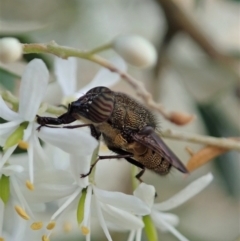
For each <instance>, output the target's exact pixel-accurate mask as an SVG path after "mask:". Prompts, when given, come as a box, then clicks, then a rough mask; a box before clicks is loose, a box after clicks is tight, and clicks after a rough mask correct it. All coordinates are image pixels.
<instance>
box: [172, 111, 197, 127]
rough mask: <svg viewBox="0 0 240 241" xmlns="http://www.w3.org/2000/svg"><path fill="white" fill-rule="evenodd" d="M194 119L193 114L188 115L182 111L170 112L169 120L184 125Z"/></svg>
mask: <svg viewBox="0 0 240 241" xmlns="http://www.w3.org/2000/svg"><path fill="white" fill-rule="evenodd" d="M194 119H195V116H194V115H189V114H187V113H183V112H176V111H173V112H171V115H170V118H169V120H170V121H171V122H173V123H175V124H177V125H180V126H181V125H186V124H188V123H190V122H191V121H193V120H194Z"/></svg>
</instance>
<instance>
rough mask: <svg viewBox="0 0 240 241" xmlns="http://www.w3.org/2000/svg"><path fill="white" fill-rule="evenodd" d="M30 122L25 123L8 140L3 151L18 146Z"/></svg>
mask: <svg viewBox="0 0 240 241" xmlns="http://www.w3.org/2000/svg"><path fill="white" fill-rule="evenodd" d="M27 126H28V122H23V123H22V124H21V125H20V126H19V127H18V128H17V129H16V130H15V131H14V132H13V133H12V134H11V135H10V136H9V137H8V139H7V140H6V143H5V145H4V147H3V150H5V149H7V148H9V147H11V146H14V145H16V144H17V143H18V142H19V141H20V140H22V138H23V133H24V130H25V129H26V128H27Z"/></svg>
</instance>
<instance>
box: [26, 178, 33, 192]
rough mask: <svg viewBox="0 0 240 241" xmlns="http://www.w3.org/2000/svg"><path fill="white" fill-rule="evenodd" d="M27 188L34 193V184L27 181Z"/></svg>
mask: <svg viewBox="0 0 240 241" xmlns="http://www.w3.org/2000/svg"><path fill="white" fill-rule="evenodd" d="M26 187H27V188H28V189H29V190H30V191H33V190H34V185H33V183H31V182H30V181H29V180H27V181H26Z"/></svg>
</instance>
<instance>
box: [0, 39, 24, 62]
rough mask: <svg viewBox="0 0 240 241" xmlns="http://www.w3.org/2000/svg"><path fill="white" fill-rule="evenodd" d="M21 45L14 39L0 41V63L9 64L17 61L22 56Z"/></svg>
mask: <svg viewBox="0 0 240 241" xmlns="http://www.w3.org/2000/svg"><path fill="white" fill-rule="evenodd" d="M22 52H23V51H22V45H21V43H20V42H19V41H18V39H16V38H10V37H6V38H2V39H0V61H1V62H4V63H10V62H14V61H17V60H18V59H20V58H21V56H22Z"/></svg>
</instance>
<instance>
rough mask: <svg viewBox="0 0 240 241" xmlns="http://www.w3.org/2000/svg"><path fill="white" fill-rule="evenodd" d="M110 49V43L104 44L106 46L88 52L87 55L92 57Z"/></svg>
mask: <svg viewBox="0 0 240 241" xmlns="http://www.w3.org/2000/svg"><path fill="white" fill-rule="evenodd" d="M111 47H112V42H110V43H106V44H103V45H101V46H98V47H96V48H94V49H92V50H90V51H88V53H89V54H90V55H93V54H96V53H99V52H103V51H105V50H107V49H110V48H111Z"/></svg>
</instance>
